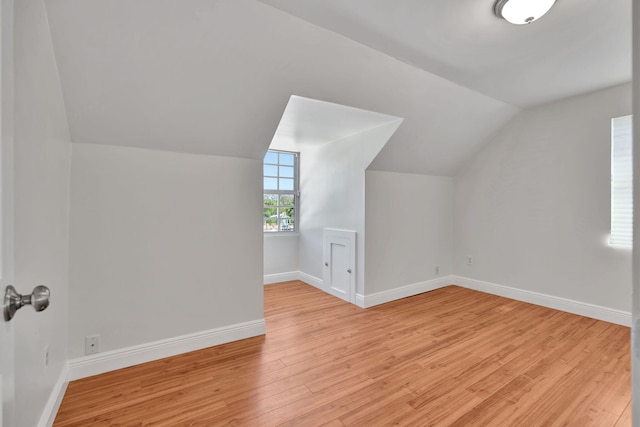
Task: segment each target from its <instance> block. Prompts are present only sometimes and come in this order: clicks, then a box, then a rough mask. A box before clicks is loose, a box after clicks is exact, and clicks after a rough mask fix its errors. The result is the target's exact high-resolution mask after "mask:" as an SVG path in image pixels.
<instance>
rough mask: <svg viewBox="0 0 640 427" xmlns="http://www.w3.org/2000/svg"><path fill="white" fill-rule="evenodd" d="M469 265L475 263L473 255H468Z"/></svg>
mask: <svg viewBox="0 0 640 427" xmlns="http://www.w3.org/2000/svg"><path fill="white" fill-rule="evenodd" d="M467 265H473V257H472V256H471V255H467Z"/></svg>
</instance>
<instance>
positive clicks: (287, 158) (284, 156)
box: [280, 153, 294, 166]
mask: <svg viewBox="0 0 640 427" xmlns="http://www.w3.org/2000/svg"><path fill="white" fill-rule="evenodd" d="M293 159H294V155H293V154H289V153H280V164H281V165H288V166H293Z"/></svg>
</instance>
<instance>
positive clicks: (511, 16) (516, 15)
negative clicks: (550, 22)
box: [494, 0, 556, 25]
mask: <svg viewBox="0 0 640 427" xmlns="http://www.w3.org/2000/svg"><path fill="white" fill-rule="evenodd" d="M555 2H556V0H498V1H497V2H496V4H495V6H494V12H495V14H496V15H497V16H498V17H499V18H503V19H504V20H506V21H508V22H511V23H512V24H516V25H523V24H530V23H532V22H533V21H536V20H538V19H540V18H541V17H542V15H544V14H545V13H547V12H548V11H549V9H551V7H552V6H553V5H554V3H555Z"/></svg>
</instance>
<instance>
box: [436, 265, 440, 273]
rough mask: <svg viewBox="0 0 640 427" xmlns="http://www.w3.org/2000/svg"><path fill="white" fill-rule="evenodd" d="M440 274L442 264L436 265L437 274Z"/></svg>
mask: <svg viewBox="0 0 640 427" xmlns="http://www.w3.org/2000/svg"><path fill="white" fill-rule="evenodd" d="M438 274H440V266H438V265H436V275H438Z"/></svg>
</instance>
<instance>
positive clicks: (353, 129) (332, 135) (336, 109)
mask: <svg viewBox="0 0 640 427" xmlns="http://www.w3.org/2000/svg"><path fill="white" fill-rule="evenodd" d="M390 123H397V124H400V123H402V119H401V118H398V117H393V116H389V115H387V114H380V113H376V112H373V111H367V110H361V109H359V108H353V107H347V106H344V105H338V104H333V103H330V102H324V101H318V100H317V99H309V98H303V97H301V96H296V95H293V96H292V97H291V99H289V103H288V104H287V107H286V109H285V110H284V113H283V114H282V118H281V119H280V123H279V124H278V128H277V129H276V133H275V134H274V135H273V140H272V141H271V148H276V149H281V150H292V151H299V150H300V148H301V147H304V146H313V145H320V144H324V143H327V142H333V141H337V140H340V139H343V138H346V137H348V136H351V135H354V134H356V133H360V132H363V131H366V130H369V129H372V128H375V127H378V126H382V125H385V124H390Z"/></svg>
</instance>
